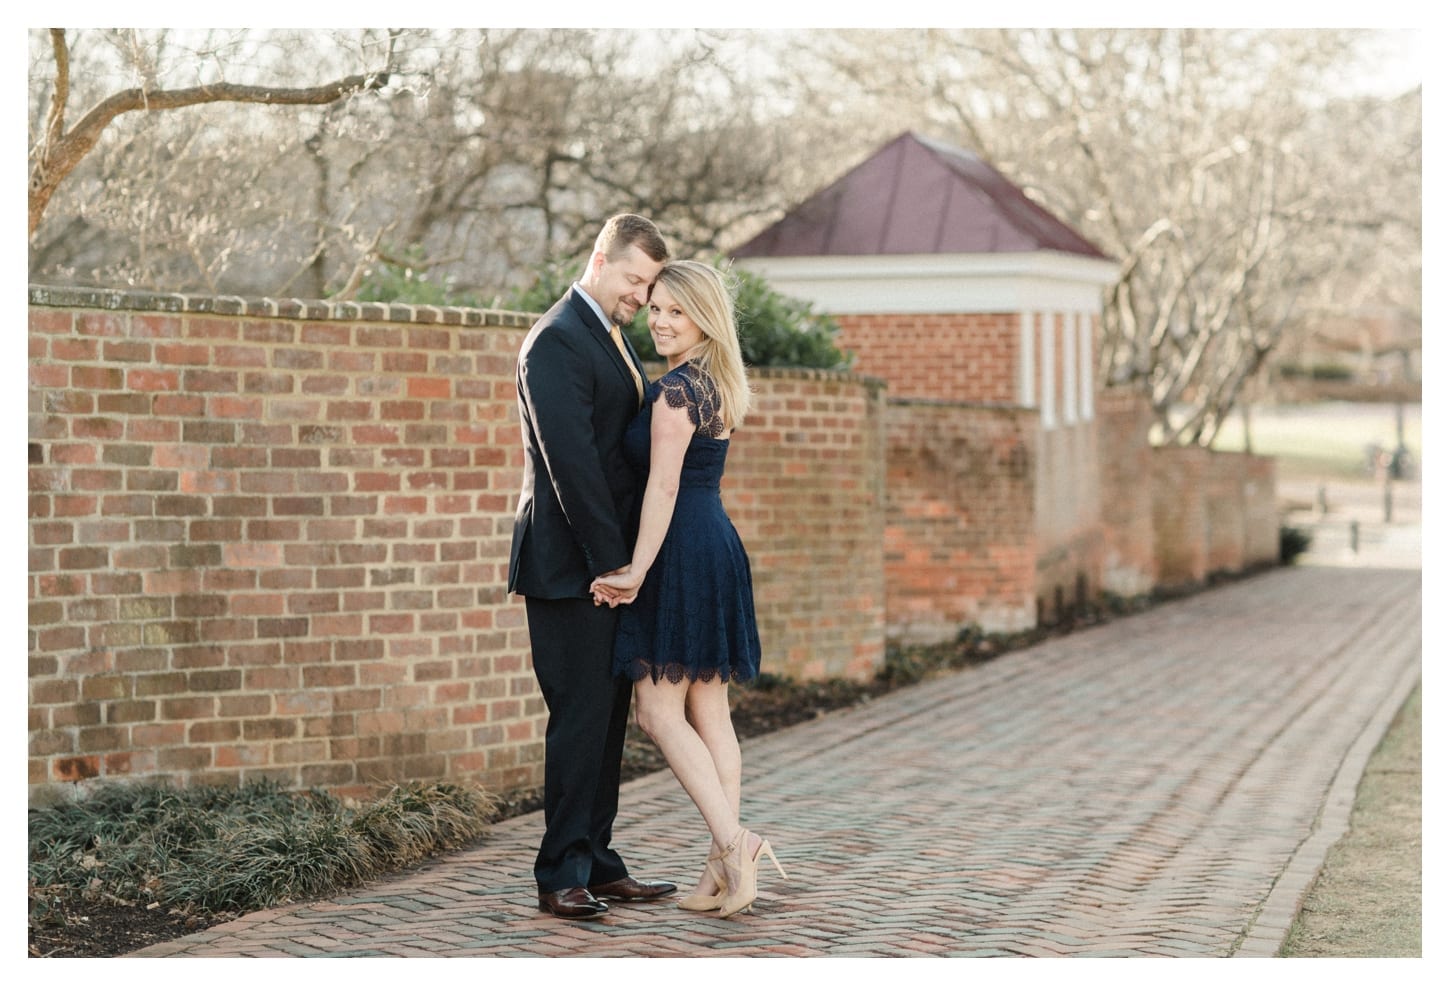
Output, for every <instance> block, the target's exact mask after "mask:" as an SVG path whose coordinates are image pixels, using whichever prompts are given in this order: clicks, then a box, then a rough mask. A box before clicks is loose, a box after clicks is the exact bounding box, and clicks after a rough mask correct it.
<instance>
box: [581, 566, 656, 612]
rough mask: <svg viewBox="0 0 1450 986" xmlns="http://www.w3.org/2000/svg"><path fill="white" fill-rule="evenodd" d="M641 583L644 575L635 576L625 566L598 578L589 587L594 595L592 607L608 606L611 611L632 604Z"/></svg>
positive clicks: (628, 567) (641, 573)
mask: <svg viewBox="0 0 1450 986" xmlns="http://www.w3.org/2000/svg"><path fill="white" fill-rule="evenodd" d="M643 582H644V573H643V572H640V573H638V574H636V573H635V572H634V571H632V570H631V568H630V566H628V565H626V566H625V567H624V568H617V569H615V570H614V571H612V572H605V573H604V574H603V575H601V576H599V578H597V579H595V580H594V583H593V585H591V586H590V587H589V591H590V592H591V593H593V594H594V605H596V606H609V607H610V608H611V609H612V608H614V607H615V606H624V605H628V604H629V603H632V602H634V599H635V597H636V596H638V595H639V587H640V585H641V584H643Z"/></svg>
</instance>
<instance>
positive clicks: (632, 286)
mask: <svg viewBox="0 0 1450 986" xmlns="http://www.w3.org/2000/svg"><path fill="white" fill-rule="evenodd" d="M663 267H664V262H663V261H659V260H651V259H650V257H649V254H647V253H645V252H644V251H643V250H641V249H640V248H639V247H637V246H634V245H633V244H631V245H630V247H629V249H628V250H626V251H625V252H624V254H623V255H622V256H620V257H619V259H618V260H610V259H608V258H607V257H605V256H604V255H603V254H600V253H596V254H594V256H592V257H591V258H590V260H589V273H590V275H591V277H590V279H589V280H588V281H587V282H582V284H581V286H582V287H584V288H585V289H586V290H587V291H588V292H589V294H590V296H591V297H592V298H593V299H594V300H595V301H597V302H599V307H600V308H602V309H604V312H605V314H607V315H608V316H609V320H610V321H611V322H613V323H614V324H615V325H618V326H621V327H623V326H625V325H628V324H629V323H630V322H631V321H633V320H634V315H635V312H637V311H639V310H640V309H641V308H643V307H644V304H645V302H646V301H648V300H649V298H648V295H649V286H650V285H651V284H653V283H654V279H655V278H656V277H658V276H659V273H660V269H661V268H663Z"/></svg>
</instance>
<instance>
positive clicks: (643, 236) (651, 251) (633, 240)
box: [594, 212, 670, 263]
mask: <svg viewBox="0 0 1450 986" xmlns="http://www.w3.org/2000/svg"><path fill="white" fill-rule="evenodd" d="M632 246H637V247H639V248H640V249H641V250H643V251H644V253H645V255H646V256H648V257H649V258H650V259H651V260H653V261H655V262H657V263H664V262H665V261H666V260H669V259H670V248H669V247H667V246H666V245H665V238H664V237H663V236H661V235H660V231H659V228H658V227H656V226H655V224H654V223H652V222H650V221H649V220H648V219H646V218H645V217H644V216H636V215H634V214H633V213H629V212H625V213H621V214H619V215H617V216H611V217H610V218H609V219H608V220H607V221H606V222H605V223H604V228H603V229H601V230H600V231H599V236H598V238H597V239H595V241H594V249H595V250H596V251H598V252H600V253H602V254H604V256H605V258H606V259H608V260H618V259H619V258H620V257H621V256H622V255H623V254H624V252H625V251H626V250H628V249H629V248H630V247H632Z"/></svg>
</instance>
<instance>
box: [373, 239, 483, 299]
mask: <svg viewBox="0 0 1450 986" xmlns="http://www.w3.org/2000/svg"><path fill="white" fill-rule="evenodd" d="M403 258H404V259H403V260H401V261H397V262H394V261H388V260H379V261H378V262H377V263H376V264H374V265H373V266H372V267H371V268H370V269H369V270H368V272H367V273H366V274H365V275H364V276H363V281H362V284H361V285H359V287H358V291H357V300H358V301H375V302H382V303H384V304H387V303H391V302H397V303H398V304H404V305H436V306H438V307H443V308H447V307H461V308H486V307H488V305H487V304H486V303H485V302H483V301H482V300H481V299H479V298H477V297H474V296H473V295H469V294H462V293H459V292H458V291H457V290H455V288H454V279H453V276H452V275H451V274H445V275H442V276H439V275H437V274H434V273H431V272H430V271H429V270H428V268H427V266H426V265H425V264H424V263H423V248H422V247H418V246H413V247H409V248H408V249H407V250H405V251H403Z"/></svg>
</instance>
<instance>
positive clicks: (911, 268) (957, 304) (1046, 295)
mask: <svg viewBox="0 0 1450 986" xmlns="http://www.w3.org/2000/svg"><path fill="white" fill-rule="evenodd" d="M736 262H737V263H738V264H740V266H741V267H743V268H745V269H746V270H749V271H751V272H753V273H756V274H759V275H760V276H761V277H763V278H765V279H766V280H767V281H768V282H770V285H771V287H772V288H774V289H775V290H777V291H779V292H781V293H782V294H785V295H789V296H791V297H793V298H799V299H801V300H802V301H808V302H810V303H811V304H812V305H813V306H814V307H815V308H816V309H817V310H818V311H821V312H823V313H825V314H828V315H874V314H895V313H913V314H915V313H935V314H978V313H991V312H1016V311H1023V310H1027V309H1032V310H1035V311H1051V310H1059V311H1064V310H1065V311H1097V310H1099V309H1100V308H1101V307H1102V289H1103V287H1104V286H1106V285H1108V284H1111V283H1112V282H1113V281H1114V280H1116V279H1117V276H1118V265H1117V264H1116V263H1114V262H1113V261H1110V260H1100V259H1094V258H1091V257H1083V256H1079V255H1076V254H1068V253H1057V252H1052V251H1038V252H1035V253H982V254H900V255H886V256H851V257H742V258H739V259H738V260H737V261H736Z"/></svg>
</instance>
